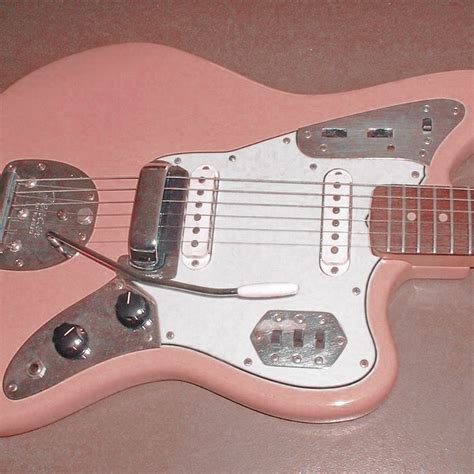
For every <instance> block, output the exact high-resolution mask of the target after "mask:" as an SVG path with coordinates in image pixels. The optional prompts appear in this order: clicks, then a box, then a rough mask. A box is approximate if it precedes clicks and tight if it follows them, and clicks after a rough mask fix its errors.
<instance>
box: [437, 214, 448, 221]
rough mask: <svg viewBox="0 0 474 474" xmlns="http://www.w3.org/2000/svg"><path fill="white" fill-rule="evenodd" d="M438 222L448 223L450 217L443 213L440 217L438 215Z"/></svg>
mask: <svg viewBox="0 0 474 474" xmlns="http://www.w3.org/2000/svg"><path fill="white" fill-rule="evenodd" d="M438 220H439V221H440V222H447V221H448V215H447V214H446V213H445V212H441V213H440V214H439V215H438Z"/></svg>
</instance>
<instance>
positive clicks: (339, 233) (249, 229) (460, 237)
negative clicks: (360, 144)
mask: <svg viewBox="0 0 474 474" xmlns="http://www.w3.org/2000/svg"><path fill="white" fill-rule="evenodd" d="M158 228H161V229H165V228H167V229H170V228H171V229H172V228H175V229H199V232H196V233H195V234H196V235H197V234H198V233H200V231H201V230H203V229H205V230H209V229H213V230H219V231H232V232H236V231H244V232H287V233H301V234H317V235H321V234H332V235H337V237H336V238H334V239H333V240H334V245H337V240H339V236H343V237H344V238H345V237H346V236H351V235H365V236H370V235H384V236H385V235H387V232H377V231H368V230H367V231H366V232H354V231H349V230H347V231H338V230H337V229H332V230H331V229H328V230H324V229H323V230H320V229H271V228H257V227H220V226H202V227H198V226H197V225H195V226H173V225H171V226H164V225H160V226H158ZM117 229H130V227H129V226H109V227H107V226H105V227H101V226H95V227H94V231H98V230H117ZM19 230H20V229H13V230H7V231H5V232H4V233H5V234H11V235H15V234H17V233H18V232H19ZM403 234H404V235H405V236H417V235H418V233H417V232H405V233H403V232H392V233H391V235H392V236H403ZM431 234H432V233H431ZM436 235H437V236H438V237H443V236H446V237H450V236H451V233H445V232H442V233H439V232H438V233H437V234H436ZM430 236H431V237H432V236H433V235H430V233H427V232H425V236H424V237H425V238H426V237H430ZM454 238H455V239H457V241H458V242H464V240H466V241H467V235H466V236H463V235H455V236H454ZM177 240H180V239H178V238H177V239H176V241H177Z"/></svg>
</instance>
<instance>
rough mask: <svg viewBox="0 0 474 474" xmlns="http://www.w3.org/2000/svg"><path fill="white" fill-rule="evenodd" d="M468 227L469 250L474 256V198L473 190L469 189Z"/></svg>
mask: <svg viewBox="0 0 474 474" xmlns="http://www.w3.org/2000/svg"><path fill="white" fill-rule="evenodd" d="M467 225H468V231H467V233H468V237H467V238H468V240H469V244H468V245H469V250H468V253H469V254H470V255H472V197H471V188H467Z"/></svg>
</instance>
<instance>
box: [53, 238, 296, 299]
mask: <svg viewBox="0 0 474 474" xmlns="http://www.w3.org/2000/svg"><path fill="white" fill-rule="evenodd" d="M46 237H47V239H48V241H49V243H50V244H51V245H52V246H53V247H54V248H55V249H56V250H58V252H60V253H62V254H63V255H64V256H65V257H67V258H71V257H72V253H71V252H70V250H68V249H67V247H69V248H70V249H73V250H75V251H76V252H79V253H80V254H81V255H84V256H85V257H87V258H89V259H91V260H93V261H94V262H96V263H98V264H100V265H102V266H104V267H106V268H108V269H109V270H112V271H114V272H115V273H117V274H118V275H120V276H122V277H123V278H126V279H128V280H132V281H136V282H139V283H144V284H146V285H152V286H159V287H163V288H169V289H171V290H178V291H185V292H188V293H195V294H199V295H204V296H225V297H230V296H233V297H237V298H253V299H260V298H281V297H286V296H293V295H296V294H297V293H298V285H297V284H296V283H255V284H250V285H243V286H240V287H236V288H209V287H206V286H199V285H192V284H189V283H183V282H179V281H174V280H158V279H156V278H152V277H149V276H147V275H143V274H141V273H140V272H139V271H138V270H137V271H135V270H132V269H130V268H127V267H124V266H123V265H120V264H119V263H117V262H114V261H113V260H111V259H110V258H108V257H106V256H104V255H102V254H100V253H98V252H96V251H95V250H92V249H90V248H88V247H85V246H83V245H81V244H78V243H76V242H74V241H72V240H69V239H68V238H66V237H63V236H61V235H59V234H57V233H56V232H52V231H50V232H48V233H47V234H46Z"/></svg>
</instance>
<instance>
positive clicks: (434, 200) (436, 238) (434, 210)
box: [433, 188, 438, 253]
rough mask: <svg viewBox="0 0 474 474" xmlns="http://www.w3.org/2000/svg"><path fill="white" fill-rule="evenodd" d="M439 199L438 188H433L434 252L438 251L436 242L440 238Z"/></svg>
mask: <svg viewBox="0 0 474 474" xmlns="http://www.w3.org/2000/svg"><path fill="white" fill-rule="evenodd" d="M436 204H437V201H436V188H433V253H436V244H437V240H438V222H437V216H436V213H437V205H436Z"/></svg>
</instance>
